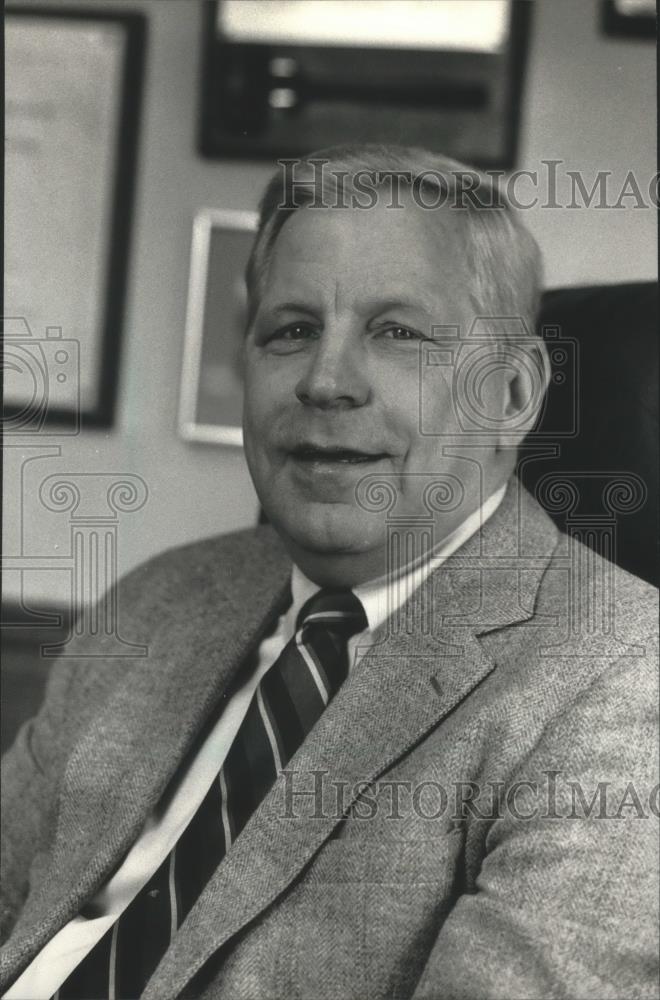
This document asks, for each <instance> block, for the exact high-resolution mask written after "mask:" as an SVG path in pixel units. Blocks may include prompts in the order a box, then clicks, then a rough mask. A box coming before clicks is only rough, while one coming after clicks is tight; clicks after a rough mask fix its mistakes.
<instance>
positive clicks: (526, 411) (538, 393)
mask: <svg viewBox="0 0 660 1000" xmlns="http://www.w3.org/2000/svg"><path fill="white" fill-rule="evenodd" d="M518 350H519V359H520V364H519V365H518V366H517V369H516V370H511V369H509V370H508V371H507V372H506V375H505V383H504V401H503V411H502V415H503V418H504V419H503V420H502V424H501V429H500V435H499V441H498V445H497V449H496V450H497V451H501V450H502V449H503V448H511V447H515V446H517V445H519V444H520V443H521V442H522V441H523V439H524V438H525V436H526V435H527V434H529V432H530V431H531V430H532V428H533V427H534V424H535V423H536V419H537V417H538V414H539V411H540V409H541V407H542V405H543V400H544V398H545V394H546V391H547V388H548V383H549V381H550V359H549V358H548V352H547V349H546V346H545V344H544V342H543V341H542V340H541V339H540V338H536V337H535V338H534V342H533V343H530V344H529V345H525V348H524V349H522V348H518Z"/></svg>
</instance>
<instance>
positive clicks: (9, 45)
mask: <svg viewBox="0 0 660 1000" xmlns="http://www.w3.org/2000/svg"><path fill="white" fill-rule="evenodd" d="M144 40H145V18H144V17H143V15H141V14H128V13H126V14H124V13H120V12H118V13H115V12H114V11H112V12H105V11H102V12H99V11H96V10H93V11H91V12H88V11H87V10H84V9H76V10H63V9H60V8H57V7H47V8H45V7H44V8H37V7H21V8H12V7H8V8H7V10H6V19H5V99H6V104H5V115H6V118H5V122H6V125H5V128H6V161H5V164H6V165H5V236H6V239H5V247H6V253H5V317H9V328H10V329H9V337H8V341H7V345H6V349H7V351H8V356H7V370H6V378H5V427H6V429H9V430H10V431H11V432H14V433H34V432H41V433H46V432H47V429H48V427H49V426H50V425H51V424H53V425H55V426H58V427H64V428H69V429H70V428H75V429H77V428H78V427H79V426H82V427H83V429H84V428H85V426H88V425H91V426H108V425H110V424H111V423H112V420H113V410H114V402H115V392H116V382H117V372H118V365H119V339H120V333H121V326H122V320H123V311H124V299H125V289H126V278H127V266H128V250H129V245H128V244H129V236H130V223H131V218H132V210H131V205H132V195H133V187H134V175H135V159H136V145H137V132H138V114H139V106H140V98H141V84H142V70H143V52H144Z"/></svg>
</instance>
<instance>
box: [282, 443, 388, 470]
mask: <svg viewBox="0 0 660 1000" xmlns="http://www.w3.org/2000/svg"><path fill="white" fill-rule="evenodd" d="M292 455H293V456H294V458H296V459H297V460H298V461H299V462H309V463H314V462H326V463H336V464H338V465H360V464H364V463H366V462H378V461H380V460H381V459H383V458H387V454H386V452H372V451H362V450H361V449H359V448H344V447H341V446H339V445H313V444H302V445H298V446H297V447H295V448H293V449H292Z"/></svg>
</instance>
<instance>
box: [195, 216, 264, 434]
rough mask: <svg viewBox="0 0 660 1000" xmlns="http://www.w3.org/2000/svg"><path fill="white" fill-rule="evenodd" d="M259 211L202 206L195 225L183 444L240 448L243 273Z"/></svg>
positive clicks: (243, 317) (243, 304)
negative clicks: (195, 443)
mask: <svg viewBox="0 0 660 1000" xmlns="http://www.w3.org/2000/svg"><path fill="white" fill-rule="evenodd" d="M257 220H258V216H257V213H256V212H250V211H238V210H233V209H213V208H203V209H200V211H199V212H197V214H196V216H195V219H194V223H193V235H192V244H191V254H190V276H189V283H188V303H187V310H186V325H185V334H184V351H183V364H182V375H181V391H180V405H179V433H180V435H181V437H183V438H184V439H185V440H186V441H190V442H201V443H206V444H216V445H229V446H234V447H242V444H243V433H242V429H241V413H242V402H243V387H242V372H241V343H242V339H243V334H244V320H245V315H246V304H247V292H246V288H245V280H244V272H245V266H246V264H247V260H248V256H249V253H250V248H251V246H252V241H253V238H254V234H255V232H256V229H257Z"/></svg>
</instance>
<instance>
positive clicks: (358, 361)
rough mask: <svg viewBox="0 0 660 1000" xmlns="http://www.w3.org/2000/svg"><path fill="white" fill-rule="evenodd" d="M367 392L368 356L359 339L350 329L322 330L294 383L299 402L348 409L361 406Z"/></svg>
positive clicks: (368, 392)
mask: <svg viewBox="0 0 660 1000" xmlns="http://www.w3.org/2000/svg"><path fill="white" fill-rule="evenodd" d="M369 395H370V387H369V379H368V371H367V359H366V357H365V353H364V348H363V346H362V345H361V343H360V341H359V339H358V338H357V337H355V336H352V335H351V334H350V333H348V334H346V333H344V334H342V333H340V332H339V331H333V330H327V331H324V332H323V333H322V334H321V336H320V337H319V339H318V340H317V341H315V344H314V347H313V349H312V350H311V351H310V354H309V356H308V363H307V366H306V368H305V371H304V374H303V375H302V377H301V378H300V380H299V381H298V384H297V385H296V396H297V397H298V399H299V400H300V402H301V403H304V404H305V405H306V406H316V407H319V408H320V409H350V408H352V407H355V406H364V404H365V403H366V402H367V401H368V399H369Z"/></svg>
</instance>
